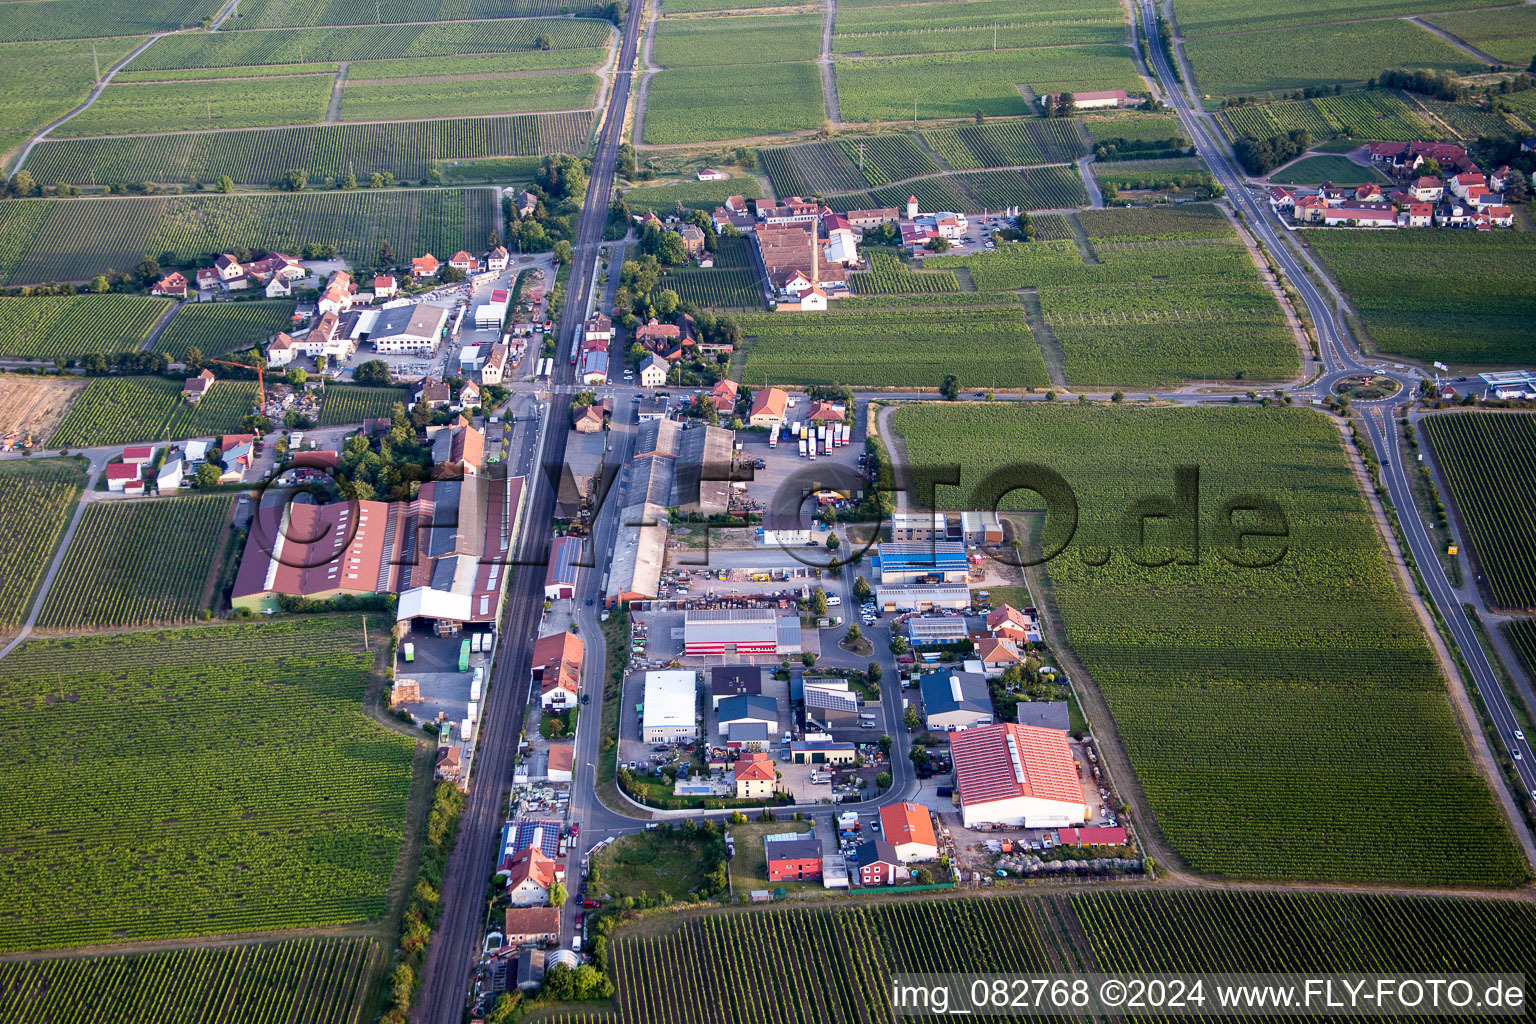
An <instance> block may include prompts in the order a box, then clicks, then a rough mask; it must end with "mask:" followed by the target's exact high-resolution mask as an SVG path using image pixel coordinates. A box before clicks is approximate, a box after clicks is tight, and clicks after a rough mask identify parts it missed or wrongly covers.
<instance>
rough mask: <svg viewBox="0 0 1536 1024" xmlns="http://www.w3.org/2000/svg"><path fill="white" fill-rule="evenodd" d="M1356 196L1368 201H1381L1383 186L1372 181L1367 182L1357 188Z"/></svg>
mask: <svg viewBox="0 0 1536 1024" xmlns="http://www.w3.org/2000/svg"><path fill="white" fill-rule="evenodd" d="M1355 198H1356V199H1360V200H1363V201H1366V202H1376V201H1380V199H1381V198H1382V193H1381V186H1380V185H1377V184H1374V183H1372V182H1367V183H1366V184H1364V185H1361V186H1360V187H1359V188H1357V189H1355Z"/></svg>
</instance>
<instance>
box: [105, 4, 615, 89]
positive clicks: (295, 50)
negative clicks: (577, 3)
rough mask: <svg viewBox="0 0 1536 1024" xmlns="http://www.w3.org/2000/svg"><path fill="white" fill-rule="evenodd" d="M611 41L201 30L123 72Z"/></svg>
mask: <svg viewBox="0 0 1536 1024" xmlns="http://www.w3.org/2000/svg"><path fill="white" fill-rule="evenodd" d="M242 20H243V19H242ZM541 36H542V37H545V38H547V39H548V41H549V43H550V45H551V49H550V50H548V51H544V50H541V49H539V47H538V40H539V38H540V37H541ZM612 37H613V26H612V25H610V24H608V23H607V22H606V21H592V20H575V19H571V18H532V19H528V20H510V19H509V20H499V21H463V22H452V23H449V24H441V25H405V26H400V25H352V26H349V27H347V28H329V29H327V28H304V29H287V30H281V29H279V30H271V31H264V32H198V33H188V34H186V35H175V36H167V37H166V38H164V39H161V40H159V41H157V42H156V43H155V45H154V46H151V47H150V48H149V49H147V50H145V51H144V52H143V53H142V54H140V55H139V56H137V57H135V58H134V60H133V63H132V64H130V65H129V66H128V71H130V72H139V71H168V70H171V69H175V68H238V69H240V70H241V71H243V72H245V73H254V72H251V71H249V70H248V69H249V67H250V66H251V65H284V64H304V63H305V62H313V61H381V60H396V59H399V58H403V57H452V56H456V55H461V54H476V53H478V54H508V53H516V52H526V53H530V54H536V53H546V52H547V53H559V52H561V51H564V50H583V49H590V48H592V47H601V46H606V45H608V42H609V40H610V39H612ZM367 66H368V65H366V64H365V65H364V67H367ZM365 77H367V76H365Z"/></svg>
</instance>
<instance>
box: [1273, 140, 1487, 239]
mask: <svg viewBox="0 0 1536 1024" xmlns="http://www.w3.org/2000/svg"><path fill="white" fill-rule="evenodd" d="M1370 153H1371V161H1372V163H1373V164H1376V165H1378V166H1379V167H1381V169H1382V170H1383V171H1384V172H1385V173H1386V174H1388V175H1389V176H1390V177H1392V178H1393V179H1394V181H1395V185H1388V186H1386V188H1385V189H1383V187H1382V186H1380V185H1375V184H1366V185H1359V186H1353V185H1350V186H1338V185H1334V184H1332V183H1331V182H1324V183H1323V184H1322V186H1321V187H1320V188H1318V190H1317V191H1316V192H1315V193H1303V192H1301V191H1300V190H1298V189H1293V188H1285V187H1282V186H1275V187H1273V188H1271V189H1270V190H1269V202H1270V205H1271V206H1272V207H1273V208H1274V209H1275V211H1276V213H1279V214H1281V215H1285V214H1289V215H1290V218H1291V221H1292V222H1293V223H1295V224H1299V225H1309V226H1322V227H1355V228H1427V227H1439V228H1471V229H1474V230H1478V231H1490V230H1492V229H1493V228H1496V227H1500V228H1507V227H1513V226H1514V223H1515V213H1514V210H1513V208H1512V207H1511V206H1510V205H1509V203H1508V202H1507V201H1506V199H1505V197H1504V189H1505V186H1506V184H1507V183H1508V180H1509V175H1510V169H1509V168H1508V167H1500V168H1498V169H1497V170H1495V171H1493V172H1492V173H1490V174H1484V173H1483V172H1482V171H1480V170H1479V169H1478V167H1477V165H1476V164H1475V163H1473V161H1472V158H1471V157H1469V156H1467V153H1466V150H1464V149H1462V147H1460V146H1458V145H1455V144H1454V143H1449V142H1373V143H1371V147H1370ZM1426 165H1428V166H1427V167H1426ZM1427 169H1434V170H1436V171H1437V173H1434V174H1428V173H1424V172H1425V171H1426V170H1427Z"/></svg>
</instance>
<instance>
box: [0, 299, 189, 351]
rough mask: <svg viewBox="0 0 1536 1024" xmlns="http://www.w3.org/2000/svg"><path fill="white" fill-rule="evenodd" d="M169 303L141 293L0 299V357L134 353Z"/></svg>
mask: <svg viewBox="0 0 1536 1024" xmlns="http://www.w3.org/2000/svg"><path fill="white" fill-rule="evenodd" d="M174 304H175V303H174V301H173V300H171V299H155V298H150V297H149V296H147V295H118V294H107V295H34V296H26V297H17V298H0V355H6V356H10V357H12V358H14V359H58V358H65V359H74V358H77V357H79V356H86V355H90V354H91V353H93V352H99V353H101V354H102V355H111V354H112V353H115V352H137V351H139V350H140V349H142V348H143V347H144V342H145V341H146V340H147V339H148V338H149V333H150V331H152V330H153V329H154V326H155V324H157V323H159V322H160V318H161V317H162V316H164V315H165V314H166V312H167V311H168V310H169V309H170V308H171V306H173V305H174Z"/></svg>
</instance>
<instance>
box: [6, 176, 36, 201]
mask: <svg viewBox="0 0 1536 1024" xmlns="http://www.w3.org/2000/svg"><path fill="white" fill-rule="evenodd" d="M6 191H8V192H10V194H11V195H13V196H18V197H20V198H23V199H25V198H26V197H28V196H35V195H37V191H38V189H37V182H36V180H34V179H33V177H32V172H31V171H17V172H16V174H15V176H13V177H12V178H11V182H10V185H9V186H8V187H7V189H6Z"/></svg>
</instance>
